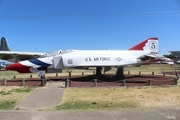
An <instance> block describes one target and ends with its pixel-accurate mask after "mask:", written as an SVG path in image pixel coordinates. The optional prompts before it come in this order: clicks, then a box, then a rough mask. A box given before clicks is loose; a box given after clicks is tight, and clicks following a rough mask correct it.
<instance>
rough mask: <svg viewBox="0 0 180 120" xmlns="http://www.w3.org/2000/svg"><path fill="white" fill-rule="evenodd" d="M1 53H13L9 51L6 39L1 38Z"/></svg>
mask: <svg viewBox="0 0 180 120" xmlns="http://www.w3.org/2000/svg"><path fill="white" fill-rule="evenodd" d="M0 51H11V50H10V49H9V46H8V43H7V39H6V38H5V37H2V38H1V42H0Z"/></svg>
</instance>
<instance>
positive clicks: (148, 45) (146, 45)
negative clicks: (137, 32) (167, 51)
mask: <svg viewBox="0 0 180 120" xmlns="http://www.w3.org/2000/svg"><path fill="white" fill-rule="evenodd" d="M129 50H147V51H151V52H153V53H158V38H149V39H147V40H145V41H143V42H141V43H139V44H138V45H136V46H134V47H132V48H130V49H129Z"/></svg>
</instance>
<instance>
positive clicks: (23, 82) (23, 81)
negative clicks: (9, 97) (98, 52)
mask: <svg viewBox="0 0 180 120" xmlns="http://www.w3.org/2000/svg"><path fill="white" fill-rule="evenodd" d="M24 85H25V79H24V78H23V79H22V86H24Z"/></svg>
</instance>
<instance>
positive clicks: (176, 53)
mask: <svg viewBox="0 0 180 120" xmlns="http://www.w3.org/2000/svg"><path fill="white" fill-rule="evenodd" d="M169 52H170V53H171V54H173V55H175V56H180V51H169Z"/></svg>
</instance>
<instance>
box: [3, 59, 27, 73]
mask: <svg viewBox="0 0 180 120" xmlns="http://www.w3.org/2000/svg"><path fill="white" fill-rule="evenodd" d="M6 70H13V71H17V72H19V73H30V67H29V66H24V65H22V64H20V63H19V62H18V63H14V64H11V65H8V66H7V67H6Z"/></svg>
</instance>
